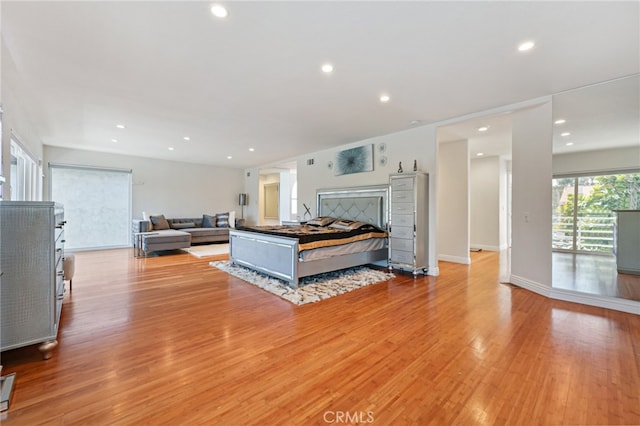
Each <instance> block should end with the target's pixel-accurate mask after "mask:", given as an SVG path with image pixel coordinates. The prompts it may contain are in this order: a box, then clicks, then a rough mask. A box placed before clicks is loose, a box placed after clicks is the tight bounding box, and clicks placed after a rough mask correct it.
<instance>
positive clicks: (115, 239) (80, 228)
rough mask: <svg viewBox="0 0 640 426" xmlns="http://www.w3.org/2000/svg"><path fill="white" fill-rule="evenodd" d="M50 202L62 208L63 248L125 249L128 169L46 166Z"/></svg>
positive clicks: (128, 223)
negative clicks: (56, 203)
mask: <svg viewBox="0 0 640 426" xmlns="http://www.w3.org/2000/svg"><path fill="white" fill-rule="evenodd" d="M49 167H50V176H51V200H52V201H55V202H58V203H62V204H63V205H64V215H65V220H66V221H67V225H66V226H65V230H64V232H65V238H66V240H67V241H66V244H65V246H66V248H67V249H69V250H89V249H102V248H115V247H126V246H129V245H130V241H131V170H119V169H103V168H93V167H83V166H72V165H60V164H50V166H49Z"/></svg>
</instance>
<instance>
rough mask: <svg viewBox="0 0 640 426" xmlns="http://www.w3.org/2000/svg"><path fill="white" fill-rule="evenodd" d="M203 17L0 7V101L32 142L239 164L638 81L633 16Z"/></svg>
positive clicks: (84, 5)
mask: <svg viewBox="0 0 640 426" xmlns="http://www.w3.org/2000/svg"><path fill="white" fill-rule="evenodd" d="M210 6H211V3H210V2H195V1H156V2H153V1H140V2H113V1H93V2H92V1H85V2H77V1H49V2H18V1H6V0H3V1H2V3H0V7H1V8H2V10H1V17H2V37H3V43H4V44H5V45H6V48H7V49H8V51H9V53H10V55H11V57H12V59H13V63H15V69H16V70H17V73H15V72H12V69H11V67H8V66H6V65H5V64H6V62H7V61H6V60H4V59H3V74H2V80H3V81H2V83H3V87H5V86H6V84H7V83H8V84H10V85H11V84H21V85H22V86H24V87H26V88H28V90H29V93H28V95H27V94H25V96H24V97H23V99H22V102H23V103H24V104H25V108H27V109H28V110H29V111H30V113H31V115H32V119H33V122H34V123H36V125H37V126H38V131H39V134H40V135H41V136H42V141H43V143H45V144H48V145H53V146H64V147H72V148H79V149H88V150H96V151H104V152H114V153H126V154H130V155H140V156H146V157H153V158H162V159H172V160H177V161H187V162H196V163H204V164H213V165H225V166H230V167H253V166H257V165H262V164H268V163H272V162H277V161H281V160H285V159H290V158H293V157H295V156H298V155H302V154H305V153H308V152H312V151H316V150H322V149H328V148H331V147H335V146H339V145H342V144H345V143H350V142H355V141H359V140H363V139H366V138H369V137H373V136H377V135H382V134H388V133H393V132H396V131H400V130H403V129H406V128H408V127H410V126H411V125H410V122H411V121H412V120H421V124H427V123H432V122H437V121H441V120H445V119H449V118H452V117H458V116H462V115H465V114H469V113H473V112H476V111H483V110H486V109H489V108H494V107H498V106H502V105H507V104H511V103H515V102H520V101H524V100H528V99H533V98H537V97H539V96H544V95H549V94H554V93H559V92H564V91H567V90H570V89H573V88H577V87H581V86H585V85H589V84H593V83H598V82H602V81H607V80H611V79H616V78H620V77H623V76H629V75H633V74H637V73H638V72H640V25H639V21H640V5H639V3H638V2H609V1H607V2H326V1H323V2H306V1H305V2H244V1H243V2H226V6H227V9H228V10H229V17H228V18H227V19H226V20H219V19H217V18H215V17H213V15H211V13H210V12H209V7H210ZM528 39H532V40H535V41H536V47H535V48H534V49H533V50H532V51H530V52H527V53H521V52H517V50H516V47H517V45H518V44H519V43H520V42H522V41H524V40H528ZM324 62H331V63H333V64H334V66H335V71H334V73H333V74H331V75H326V74H323V73H322V72H321V71H320V66H321V65H322V64H323V63H324ZM382 93H388V94H389V95H390V96H391V100H390V102H388V103H386V104H382V103H380V102H379V101H378V97H379V96H380V95H381V94H382ZM636 93H637V92H636ZM577 102H578V104H577V106H580V105H584V102H581V101H577ZM572 106H576V105H575V104H573V105H571V102H567V105H566V107H567V108H570V107H572ZM7 108H8V106H7ZM495 119H496V120H498V121H497V122H496V123H495V124H492V125H491V130H492V133H493V134H494V136H495V133H496V131H498V130H499V129H502V128H503V126H507V124H505V123H506V122H507V121H509V120H508V118H505V117H497V118H495ZM503 121H504V123H503ZM118 123H122V124H125V125H126V129H124V130H121V129H117V128H116V127H115V125H116V124H118ZM507 127H508V126H507ZM505 131H506V130H504V129H503V130H501V133H504V132H505ZM184 136H189V137H190V138H191V140H190V141H188V142H187V141H184V140H183V137H184ZM577 136H578V135H577V134H576V137H577ZM112 139H117V140H118V142H117V143H114V142H112V141H111V140H112ZM169 147H173V148H174V150H173V151H169V150H168V148H169ZM249 148H254V149H255V151H254V152H250V151H249ZM227 156H232V157H233V159H231V160H228V159H227Z"/></svg>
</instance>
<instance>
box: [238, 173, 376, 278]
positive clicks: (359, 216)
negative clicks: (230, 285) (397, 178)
mask: <svg viewBox="0 0 640 426" xmlns="http://www.w3.org/2000/svg"><path fill="white" fill-rule="evenodd" d="M387 197H388V186H386V185H385V186H367V187H358V188H342V189H333V190H319V191H318V192H317V193H316V206H317V216H318V217H327V216H330V217H333V218H339V219H345V220H351V221H359V222H365V223H367V224H372V225H375V226H376V227H377V228H379V230H386V229H387V220H388V213H387ZM256 228H258V229H256ZM256 228H253V229H252V228H249V227H244V228H238V229H231V230H230V231H229V260H230V262H231V263H232V264H237V265H241V266H244V267H247V268H250V269H253V270H255V271H259V272H262V273H264V274H267V275H270V276H273V277H276V278H279V279H281V280H284V281H286V282H287V283H288V285H289V286H290V287H292V288H297V287H298V282H299V280H300V278H303V277H307V276H311V275H316V274H320V273H323V272H330V271H337V270H340V269H345V268H350V267H353V266H359V265H366V264H369V263H374V262H379V261H386V260H387V259H388V242H387V238H386V233H385V235H384V238H375V242H369V243H367V242H366V240H358V241H353V242H350V243H349V244H340V245H337V246H333V247H322V246H321V245H322V244H320V246H319V247H314V248H313V249H306V245H305V243H302V244H301V243H300V241H302V240H301V239H300V238H299V237H297V236H295V235H293V234H292V233H291V232H289V231H288V230H287V231H286V232H284V234H289V235H291V236H288V235H276V234H277V232H275V233H274V232H271V233H265V232H264V229H263V230H260V229H259V228H262V227H256ZM271 231H274V230H273V229H272V230H271ZM276 231H277V230H276ZM291 231H293V230H291ZM267 232H269V230H267ZM378 237H380V236H379V235H378ZM341 246H342V247H341ZM345 250H346V251H345Z"/></svg>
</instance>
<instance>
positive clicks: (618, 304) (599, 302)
mask: <svg viewBox="0 0 640 426" xmlns="http://www.w3.org/2000/svg"><path fill="white" fill-rule="evenodd" d="M509 282H511V284H514V285H517V286H518V287H522V288H524V289H526V290H530V291H532V292H534V293H537V294H539V295H541V296H544V297H548V298H550V299H555V300H562V301H564V302H573V303H579V304H582V305H589V306H597V307H599V308H606V309H612V310H614V311H621V312H626V313H629V314H636V315H638V314H640V302H637V301H635V300H627V299H620V298H617V297H606V296H599V295H596V294H589V293H579V292H576V291H570V290H564V289H561V288H552V287H549V286H546V285H544V284H541V283H538V282H535V281H531V280H528V279H526V278H523V277H519V276H517V275H511V277H510V279H509Z"/></svg>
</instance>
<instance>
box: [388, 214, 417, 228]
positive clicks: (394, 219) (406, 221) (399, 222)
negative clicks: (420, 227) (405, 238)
mask: <svg viewBox="0 0 640 426" xmlns="http://www.w3.org/2000/svg"><path fill="white" fill-rule="evenodd" d="M413 224H414V222H413V215H412V214H394V215H392V216H391V226H409V227H413Z"/></svg>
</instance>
